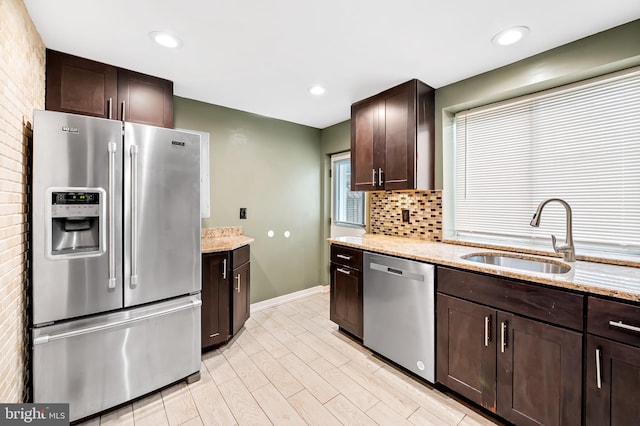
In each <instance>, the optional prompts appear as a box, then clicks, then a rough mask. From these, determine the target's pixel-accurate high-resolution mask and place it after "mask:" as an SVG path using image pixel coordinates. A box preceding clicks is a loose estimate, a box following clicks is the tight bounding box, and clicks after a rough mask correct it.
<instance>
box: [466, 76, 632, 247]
mask: <svg viewBox="0 0 640 426" xmlns="http://www.w3.org/2000/svg"><path fill="white" fill-rule="evenodd" d="M455 126H456V129H455V135H456V142H455V168H456V171H455V173H456V178H455V185H456V189H455V215H454V216H455V230H456V233H457V236H458V237H459V238H460V237H461V238H464V237H465V236H474V237H481V238H482V237H493V238H508V239H526V240H528V241H531V240H536V239H537V240H540V241H542V240H544V241H545V242H546V241H548V240H549V238H550V234H554V235H556V236H557V237H558V239H559V240H560V241H562V240H563V239H564V234H565V214H564V209H563V208H562V206H560V205H559V204H557V203H552V204H549V205H548V206H547V207H546V208H545V210H544V211H543V213H542V219H541V226H540V228H533V227H531V226H529V222H530V221H531V217H532V215H533V213H534V211H535V209H536V207H537V206H538V204H539V203H540V201H542V200H544V199H546V198H552V197H555V198H562V199H564V200H565V201H567V202H568V203H569V204H570V205H571V207H572V210H573V230H574V240H575V243H576V247H577V248H578V249H579V248H580V247H583V248H589V249H593V248H595V249H605V250H614V251H624V252H627V253H628V252H636V253H640V69H639V68H635V69H632V70H629V71H625V72H620V73H616V74H611V75H608V76H605V77H600V78H597V79H591V80H587V81H584V82H580V83H575V84H572V85H569V86H563V87H560V88H556V89H552V90H548V91H545V92H540V93H536V94H533V95H528V96H525V97H521V98H516V99H512V100H509V101H504V102H500V103H497V104H492V105H487V106H484V107H480V108H475V109H471V110H468V111H463V112H460V113H458V114H456V117H455Z"/></svg>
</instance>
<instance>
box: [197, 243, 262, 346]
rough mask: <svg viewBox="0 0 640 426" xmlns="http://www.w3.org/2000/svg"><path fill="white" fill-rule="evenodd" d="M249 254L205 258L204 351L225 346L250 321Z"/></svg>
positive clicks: (236, 252)
mask: <svg viewBox="0 0 640 426" xmlns="http://www.w3.org/2000/svg"><path fill="white" fill-rule="evenodd" d="M249 250H250V249H249V246H248V245H246V246H243V247H240V248H238V249H235V250H233V251H224V252H218V253H206V254H203V255H202V308H201V312H202V314H201V330H202V345H201V346H202V348H210V347H212V346H217V345H220V344H222V343H226V342H227V341H228V340H229V339H230V338H231V337H233V336H234V335H235V334H236V333H237V332H238V331H240V329H241V328H242V326H244V323H245V322H246V321H247V319H249V314H250V311H249V296H250V283H251V262H249V254H250V251H249Z"/></svg>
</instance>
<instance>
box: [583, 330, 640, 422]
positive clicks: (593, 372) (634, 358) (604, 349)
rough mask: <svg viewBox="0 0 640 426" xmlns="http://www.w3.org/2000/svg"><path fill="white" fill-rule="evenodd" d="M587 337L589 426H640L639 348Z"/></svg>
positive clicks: (587, 408) (587, 418) (596, 337)
mask: <svg viewBox="0 0 640 426" xmlns="http://www.w3.org/2000/svg"><path fill="white" fill-rule="evenodd" d="M587 336H588V337H587V352H586V359H585V362H586V366H587V369H586V373H587V377H586V424H587V425H593V426H604V425H616V426H618V425H619V426H623V425H624V426H626V425H633V424H640V400H639V399H638V392H639V391H640V347H636V346H630V345H626V344H623V343H618V342H614V341H611V340H609V339H604V338H601V337H598V336H593V335H587Z"/></svg>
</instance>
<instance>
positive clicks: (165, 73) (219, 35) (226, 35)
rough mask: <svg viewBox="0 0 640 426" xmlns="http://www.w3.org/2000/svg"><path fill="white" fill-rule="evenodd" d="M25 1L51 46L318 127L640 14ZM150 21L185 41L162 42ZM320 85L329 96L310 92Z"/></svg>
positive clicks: (550, 6) (492, 0) (222, 0)
mask: <svg viewBox="0 0 640 426" xmlns="http://www.w3.org/2000/svg"><path fill="white" fill-rule="evenodd" d="M24 2H25V4H26V6H27V9H28V10H29V13H30V15H31V17H32V19H33V22H34V23H35V25H36V28H37V29H38V31H39V32H40V34H41V36H42V38H43V40H44V43H45V44H46V46H47V47H48V48H50V49H54V50H60V51H63V52H67V53H71V54H74V55H77V56H82V57H85V58H90V59H93V60H97V61H101V62H106V63H108V64H112V65H117V66H119V67H122V68H128V69H132V70H135V71H139V72H143V73H146V74H151V75H155V76H159V77H163V78H166V79H169V80H173V82H174V93H175V94H176V95H178V96H182V97H186V98H191V99H196V100H200V101H204V102H208V103H212V104H216V105H223V106H226V107H230V108H235V109H239V110H243V111H249V112H252V113H256V114H261V115H265V116H268V117H274V118H279V119H283V120H288V121H292V122H294V123H300V124H305V125H308V126H312V127H317V128H321V129H322V128H325V127H328V126H330V125H333V124H335V123H338V122H341V121H344V120H346V119H348V118H349V114H350V105H351V104H352V103H353V102H355V101H357V100H360V99H363V98H365V97H368V96H370V95H373V94H375V93H377V92H379V91H381V90H384V89H387V88H389V87H392V86H394V85H396V84H398V83H401V82H404V81H406V80H409V79H411V78H418V79H420V80H422V81H424V82H425V83H427V84H429V85H431V86H433V87H435V88H439V87H442V86H445V85H448V84H450V83H454V82H456V81H460V80H462V79H465V78H467V77H471V76H474V75H477V74H480V73H483V72H485V71H489V70H492V69H495V68H498V67H501V66H503V65H507V64H509V63H512V62H516V61H518V60H520V59H523V58H526V57H528V56H532V55H535V54H537V53H540V52H543V51H545V50H549V49H552V48H554V47H557V46H560V45H563V44H566V43H569V42H571V41H574V40H577V39H580V38H583V37H585V36H588V35H591V34H595V33H597V32H600V31H603V30H606V29H609V28H612V27H614V26H617V25H620V24H623V23H626V22H630V21H633V20H636V19H638V18H640V1H638V0H589V1H585V0H535V1H534V0H529V1H521V0H484V1H479V0H458V1H442V0H440V1H437V2H436V1H433V0H315V1H313V0H109V1H102V0H55V1H52V0H24ZM516 25H524V26H528V27H529V28H530V29H531V32H530V33H529V35H528V36H527V38H526V39H524V40H523V41H522V42H521V43H519V44H516V45H514V46H509V47H497V46H494V45H492V44H491V38H492V37H493V35H494V34H495V33H497V32H498V31H500V30H503V29H505V28H508V27H511V26H516ZM154 30H165V31H170V32H173V33H175V34H177V35H179V36H180V38H181V39H182V41H183V43H184V45H183V47H182V48H180V49H177V50H168V49H166V48H162V47H160V46H158V45H155V44H154V43H153V42H152V41H151V39H150V38H149V36H148V34H149V33H150V32H151V31H154ZM635 42H636V43H637V42H640V41H639V40H636V41H635ZM315 84H321V85H323V86H325V87H326V89H327V92H326V94H325V95H323V96H321V97H314V96H312V95H311V94H309V92H308V89H309V88H310V87H311V86H312V85H315Z"/></svg>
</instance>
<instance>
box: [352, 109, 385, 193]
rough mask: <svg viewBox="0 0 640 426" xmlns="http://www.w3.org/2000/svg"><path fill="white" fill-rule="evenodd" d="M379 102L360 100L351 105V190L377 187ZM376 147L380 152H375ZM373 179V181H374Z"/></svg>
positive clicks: (379, 165) (369, 189)
mask: <svg viewBox="0 0 640 426" xmlns="http://www.w3.org/2000/svg"><path fill="white" fill-rule="evenodd" d="M378 115H379V102H378V101H377V100H367V101H362V102H359V103H357V104H353V105H352V106H351V120H352V123H351V190H352V191H371V190H374V189H377V183H378V177H377V176H378V174H377V173H378V168H382V167H384V165H382V164H379V158H381V154H383V152H382V151H380V148H381V147H380V146H379V141H378V140H379V134H378V121H379V117H378ZM376 149H377V150H378V151H380V152H376ZM374 180H375V181H374Z"/></svg>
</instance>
